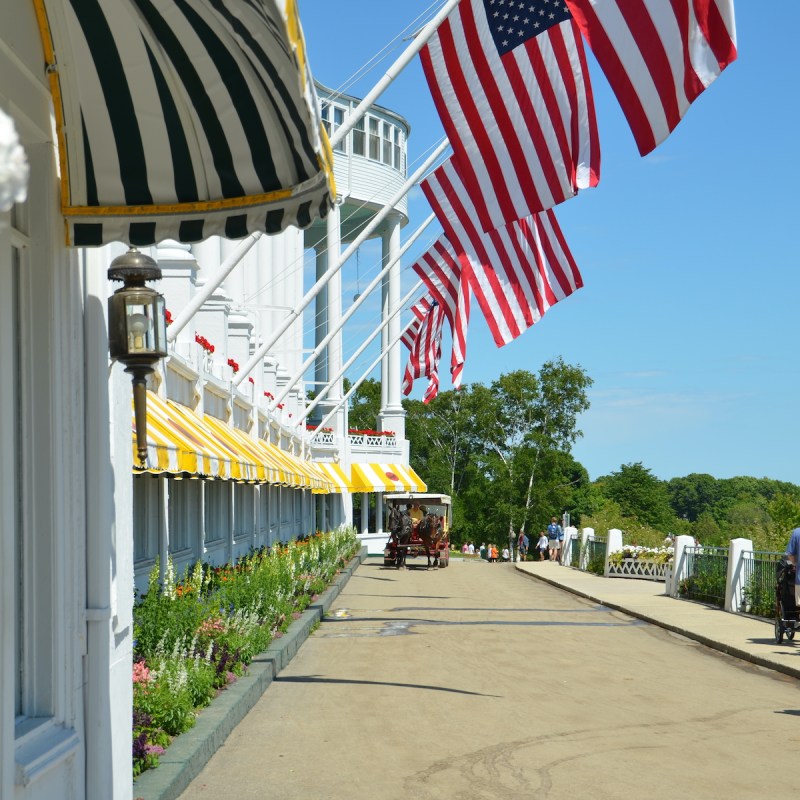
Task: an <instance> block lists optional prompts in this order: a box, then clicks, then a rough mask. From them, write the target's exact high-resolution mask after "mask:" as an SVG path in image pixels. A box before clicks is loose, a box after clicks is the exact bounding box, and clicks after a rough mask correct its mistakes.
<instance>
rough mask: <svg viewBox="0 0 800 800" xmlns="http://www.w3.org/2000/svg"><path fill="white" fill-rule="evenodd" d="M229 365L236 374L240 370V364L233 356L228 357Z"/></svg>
mask: <svg viewBox="0 0 800 800" xmlns="http://www.w3.org/2000/svg"><path fill="white" fill-rule="evenodd" d="M228 366H229V367H230V368H231V369H232V370H233V374H234V375H235V374H236V373H237V372H238V371H239V365H238V364H237V363H236V362H235V361H234V360H233V359H232V358H229V359H228Z"/></svg>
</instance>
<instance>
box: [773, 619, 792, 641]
mask: <svg viewBox="0 0 800 800" xmlns="http://www.w3.org/2000/svg"><path fill="white" fill-rule="evenodd" d="M792 633H793V634H794V631H792ZM782 641H783V620H782V619H781V618H780V617H778V618H777V619H776V620H775V644H780V643H781V642H782Z"/></svg>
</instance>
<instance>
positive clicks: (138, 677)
mask: <svg viewBox="0 0 800 800" xmlns="http://www.w3.org/2000/svg"><path fill="white" fill-rule="evenodd" d="M133 682H134V683H149V682H150V670H149V669H148V668H147V665H146V664H145V663H144V661H137V662H136V663H135V664H134V665H133Z"/></svg>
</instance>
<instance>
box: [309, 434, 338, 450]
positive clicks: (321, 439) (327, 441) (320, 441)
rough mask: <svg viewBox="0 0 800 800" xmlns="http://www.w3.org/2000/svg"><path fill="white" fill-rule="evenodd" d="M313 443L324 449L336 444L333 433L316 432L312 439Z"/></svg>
mask: <svg viewBox="0 0 800 800" xmlns="http://www.w3.org/2000/svg"><path fill="white" fill-rule="evenodd" d="M311 443H312V444H314V445H320V446H322V447H324V446H326V445H327V446H329V447H333V445H334V444H335V443H336V442H335V441H334V438H333V431H315V432H314V434H313V436H312V438H311Z"/></svg>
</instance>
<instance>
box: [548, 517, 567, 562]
mask: <svg viewBox="0 0 800 800" xmlns="http://www.w3.org/2000/svg"><path fill="white" fill-rule="evenodd" d="M563 541H564V531H563V530H562V528H561V526H560V525H559V524H558V517H552V518H551V519H550V524H549V525H548V526H547V549H548V551H549V554H550V560H551V561H556V562H557V561H558V560H559V556H560V555H561V543H562V542H563Z"/></svg>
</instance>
